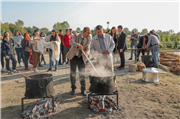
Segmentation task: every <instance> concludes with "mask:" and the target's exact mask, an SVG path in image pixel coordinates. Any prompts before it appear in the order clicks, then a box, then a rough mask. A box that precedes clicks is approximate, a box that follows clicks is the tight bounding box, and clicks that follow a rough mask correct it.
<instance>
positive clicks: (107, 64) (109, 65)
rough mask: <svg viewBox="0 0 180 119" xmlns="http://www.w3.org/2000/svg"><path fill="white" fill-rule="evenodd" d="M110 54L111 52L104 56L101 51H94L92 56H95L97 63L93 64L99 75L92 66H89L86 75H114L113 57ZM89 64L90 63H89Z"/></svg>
mask: <svg viewBox="0 0 180 119" xmlns="http://www.w3.org/2000/svg"><path fill="white" fill-rule="evenodd" d="M111 55H112V54H109V55H107V56H104V55H103V54H101V53H98V52H94V53H93V54H92V56H93V57H96V59H97V63H96V65H94V66H95V68H96V70H97V72H98V74H99V76H98V74H97V73H96V71H95V70H94V68H93V67H92V66H90V71H88V75H92V76H98V77H108V76H112V75H114V69H113V58H112V56H111ZM89 65H91V64H90V63H89Z"/></svg>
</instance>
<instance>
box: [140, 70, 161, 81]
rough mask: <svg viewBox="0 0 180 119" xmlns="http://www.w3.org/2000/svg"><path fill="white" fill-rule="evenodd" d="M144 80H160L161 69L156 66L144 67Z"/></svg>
mask: <svg viewBox="0 0 180 119" xmlns="http://www.w3.org/2000/svg"><path fill="white" fill-rule="evenodd" d="M142 74H143V78H142V80H143V81H146V82H159V78H158V74H159V71H158V70H157V69H156V68H147V69H143V72H142Z"/></svg>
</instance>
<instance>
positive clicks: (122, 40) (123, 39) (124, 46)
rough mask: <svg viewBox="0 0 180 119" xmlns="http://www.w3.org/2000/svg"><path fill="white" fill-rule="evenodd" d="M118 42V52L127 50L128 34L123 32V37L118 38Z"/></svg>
mask: <svg viewBox="0 0 180 119" xmlns="http://www.w3.org/2000/svg"><path fill="white" fill-rule="evenodd" d="M117 42H118V47H117V49H118V50H120V49H123V50H126V49H127V43H126V34H125V33H124V31H122V32H121V35H120V36H119V37H118V39H117Z"/></svg>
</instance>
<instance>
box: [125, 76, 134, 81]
mask: <svg viewBox="0 0 180 119" xmlns="http://www.w3.org/2000/svg"><path fill="white" fill-rule="evenodd" d="M132 79H133V78H130V77H126V78H125V79H123V80H125V81H129V80H132Z"/></svg>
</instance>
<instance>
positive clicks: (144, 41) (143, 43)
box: [137, 35, 148, 61]
mask: <svg viewBox="0 0 180 119" xmlns="http://www.w3.org/2000/svg"><path fill="white" fill-rule="evenodd" d="M147 41H148V37H147V36H146V35H145V36H140V37H139V43H138V45H137V48H145V46H146V44H147ZM145 51H146V50H145V49H142V50H138V51H137V61H139V55H140V53H141V52H142V55H144V53H145Z"/></svg>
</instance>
